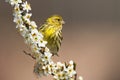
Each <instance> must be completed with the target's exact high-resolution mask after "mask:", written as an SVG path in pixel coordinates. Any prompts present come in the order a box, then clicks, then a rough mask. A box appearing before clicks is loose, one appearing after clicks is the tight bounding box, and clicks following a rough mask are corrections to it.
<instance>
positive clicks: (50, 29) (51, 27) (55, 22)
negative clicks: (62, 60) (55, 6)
mask: <svg viewBox="0 0 120 80" xmlns="http://www.w3.org/2000/svg"><path fill="white" fill-rule="evenodd" d="M63 24H65V22H64V20H63V18H62V17H61V16H60V15H52V16H50V17H49V18H47V19H46V21H45V22H44V24H43V25H41V26H40V27H39V29H38V31H39V32H40V33H42V35H43V36H44V37H43V40H45V41H47V44H46V46H47V48H49V51H50V52H51V53H52V55H53V56H54V55H57V56H59V55H58V51H59V49H60V47H61V42H62V40H63V36H62V27H63Z"/></svg>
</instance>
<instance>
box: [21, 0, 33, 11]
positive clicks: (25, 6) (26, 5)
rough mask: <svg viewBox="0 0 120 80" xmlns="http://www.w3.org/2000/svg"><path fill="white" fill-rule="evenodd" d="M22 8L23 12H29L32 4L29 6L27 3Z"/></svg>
mask: <svg viewBox="0 0 120 80" xmlns="http://www.w3.org/2000/svg"><path fill="white" fill-rule="evenodd" d="M22 7H23V10H26V11H27V12H28V11H29V10H31V7H30V4H28V3H27V1H26V2H24V3H23V4H22Z"/></svg>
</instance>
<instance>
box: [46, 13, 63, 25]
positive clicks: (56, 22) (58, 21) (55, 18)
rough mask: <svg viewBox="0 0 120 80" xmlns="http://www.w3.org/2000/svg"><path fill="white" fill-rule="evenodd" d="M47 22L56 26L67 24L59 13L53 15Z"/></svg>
mask: <svg viewBox="0 0 120 80" xmlns="http://www.w3.org/2000/svg"><path fill="white" fill-rule="evenodd" d="M47 23H48V24H51V25H56V26H62V24H65V22H64V20H63V19H62V17H61V16H59V15H53V16H51V17H49V18H48V19H47Z"/></svg>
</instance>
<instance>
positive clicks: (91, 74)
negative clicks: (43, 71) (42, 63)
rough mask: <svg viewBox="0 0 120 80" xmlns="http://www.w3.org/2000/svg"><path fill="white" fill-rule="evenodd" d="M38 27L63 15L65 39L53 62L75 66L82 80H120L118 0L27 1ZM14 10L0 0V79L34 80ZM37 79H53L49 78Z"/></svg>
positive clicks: (31, 63) (26, 48)
mask: <svg viewBox="0 0 120 80" xmlns="http://www.w3.org/2000/svg"><path fill="white" fill-rule="evenodd" d="M28 1H29V2H30V3H31V6H32V13H33V17H32V19H33V20H35V21H36V23H37V25H40V24H42V23H43V22H44V20H45V19H46V18H47V17H49V16H50V15H52V14H60V15H62V16H63V18H64V20H65V22H66V24H65V25H64V28H63V36H64V40H63V42H62V47H61V49H60V52H59V55H60V57H54V58H53V60H54V61H61V62H68V61H69V60H74V61H75V62H76V63H77V72H78V75H81V76H83V78H84V80H120V0H28ZM12 10H13V8H12V7H11V6H10V5H9V4H8V3H5V1H4V0H0V80H37V78H36V77H35V75H34V74H33V66H34V60H33V59H32V58H30V57H28V56H26V55H25V54H24V53H23V52H22V51H23V50H26V51H28V52H30V51H29V49H28V47H27V46H26V45H25V44H24V40H23V38H22V37H21V36H20V35H19V33H18V32H17V30H16V28H15V23H13V16H12ZM40 80H52V78H51V76H48V77H41V78H40Z"/></svg>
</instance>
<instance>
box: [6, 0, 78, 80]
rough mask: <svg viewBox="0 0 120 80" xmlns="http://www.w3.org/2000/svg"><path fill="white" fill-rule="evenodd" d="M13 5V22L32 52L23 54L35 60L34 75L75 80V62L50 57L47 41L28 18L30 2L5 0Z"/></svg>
mask: <svg viewBox="0 0 120 80" xmlns="http://www.w3.org/2000/svg"><path fill="white" fill-rule="evenodd" d="M6 1H7V2H9V4H10V5H11V6H13V8H14V11H13V16H14V20H13V21H14V22H15V23H16V25H17V26H16V28H17V29H18V31H19V32H20V34H21V36H22V37H23V38H24V40H25V43H26V44H27V45H28V46H29V47H30V49H31V51H32V53H27V52H25V51H24V53H25V54H27V55H29V56H31V57H32V58H33V59H35V60H36V63H35V66H34V72H35V73H36V75H39V76H41V75H52V76H53V78H54V80H77V73H76V71H75V68H76V66H75V62H73V61H72V60H71V61H69V63H67V64H66V63H61V62H57V63H54V61H53V60H52V59H51V57H52V54H51V53H50V51H49V49H48V48H47V47H46V44H47V42H46V41H44V40H43V35H42V34H41V33H40V32H38V30H37V25H36V23H35V22H34V21H32V20H31V19H30V18H31V16H32V13H30V12H29V11H30V10H31V7H30V4H29V3H28V2H27V1H25V0H6Z"/></svg>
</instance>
